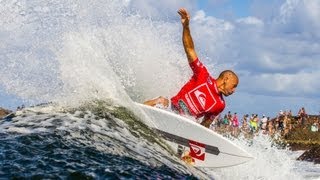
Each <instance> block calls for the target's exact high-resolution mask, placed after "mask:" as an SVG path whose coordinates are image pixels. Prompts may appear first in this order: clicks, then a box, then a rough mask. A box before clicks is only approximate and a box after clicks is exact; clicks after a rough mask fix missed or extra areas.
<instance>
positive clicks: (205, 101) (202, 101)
mask: <svg viewBox="0 0 320 180" xmlns="http://www.w3.org/2000/svg"><path fill="white" fill-rule="evenodd" d="M188 95H189V97H190V99H191V101H192V104H193V105H195V107H196V108H197V110H198V112H204V111H208V110H210V109H211V108H212V107H213V106H214V105H215V104H216V103H217V101H216V99H215V98H214V97H213V95H212V93H211V91H210V89H209V87H208V85H207V84H206V83H204V84H201V85H199V86H197V87H196V88H195V89H193V90H192V91H190V92H189V93H188ZM198 104H199V105H200V107H199V106H197V105H198Z"/></svg>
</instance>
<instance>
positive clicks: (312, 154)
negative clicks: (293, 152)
mask: <svg viewBox="0 0 320 180" xmlns="http://www.w3.org/2000/svg"><path fill="white" fill-rule="evenodd" d="M297 160H301V161H309V162H314V163H316V164H320V145H314V146H313V147H311V149H309V150H307V151H305V152H304V153H303V154H302V155H301V156H300V157H298V159H297Z"/></svg>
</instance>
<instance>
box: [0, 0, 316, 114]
mask: <svg viewBox="0 0 320 180" xmlns="http://www.w3.org/2000/svg"><path fill="white" fill-rule="evenodd" d="M23 2H25V1H23ZM28 3H31V5H29V4H28ZM28 3H21V4H18V5H19V6H17V3H16V4H7V3H4V2H1V3H0V8H2V9H10V11H5V12H4V13H2V14H0V24H1V27H3V29H1V30H0V37H1V38H3V41H0V47H1V48H2V49H1V53H0V76H1V79H0V87H1V88H0V98H1V99H0V106H2V107H5V108H10V109H14V108H15V107H16V106H19V105H21V104H22V103H23V102H22V101H21V100H20V99H19V98H17V96H14V95H8V94H7V93H6V90H5V89H7V90H8V91H9V92H14V93H16V94H19V93H20V94H22V95H23V96H24V97H28V96H29V97H35V96H37V95H38V94H39V93H38V92H37V91H34V93H32V92H31V91H30V92H28V93H29V94H28V93H22V92H24V91H25V90H26V88H28V89H33V88H36V86H39V87H46V84H45V83H46V82H47V81H46V80H47V79H50V75H48V77H46V74H45V72H46V71H47V70H50V71H51V69H52V68H50V67H51V66H54V65H50V64H48V62H49V60H48V59H49V58H47V57H49V55H48V56H47V54H46V53H43V52H46V51H42V49H41V48H39V47H46V46H48V45H49V46H50V45H53V44H50V42H51V41H54V40H55V39H54V38H53V39H50V36H49V38H48V37H47V36H48V34H50V35H55V34H54V33H59V32H60V31H59V30H61V29H60V28H64V25H66V24H63V23H62V22H63V20H64V19H63V18H66V17H71V18H72V17H75V19H72V20H73V21H72V22H77V21H78V20H81V23H83V24H84V23H87V24H90V23H93V22H95V21H93V20H95V18H97V19H98V21H97V22H99V23H100V24H102V23H103V22H104V21H103V20H104V18H105V17H108V16H109V15H110V12H109V11H111V10H112V9H108V8H109V6H108V3H106V4H101V2H100V1H93V2H91V3H90V5H87V4H85V2H82V3H84V5H83V4H77V3H80V2H77V1H75V2H73V3H72V1H66V0H59V1H57V2H56V3H53V4H49V5H47V4H45V2H42V4H45V5H44V8H41V7H40V6H41V5H42V4H38V2H37V1H28ZM32 3H34V4H37V6H39V7H37V8H34V9H33V8H31V11H30V12H29V13H30V14H28V10H30V9H28V8H29V7H32V6H33V5H32ZM62 3H63V4H64V6H65V9H62V10H61V9H59V7H60V5H61V4H62ZM74 4H77V6H73V5H74ZM95 4H97V5H95ZM118 4H121V3H118ZM123 4H124V6H128V7H129V8H133V9H135V10H138V12H139V15H140V16H141V17H147V19H148V18H150V17H151V18H150V19H155V22H154V23H155V25H154V26H156V24H157V22H158V21H159V20H160V22H164V23H162V24H165V26H163V27H165V28H167V29H168V32H170V31H174V30H175V28H177V24H178V22H177V20H178V16H177V13H176V12H177V9H178V8H180V7H186V8H187V9H188V10H189V12H190V14H191V18H192V19H191V29H192V35H193V38H194V41H195V44H196V47H197V49H198V50H199V53H198V55H199V56H201V58H202V60H203V62H204V63H205V64H206V65H208V69H209V71H210V72H212V75H213V76H217V75H218V72H221V71H222V70H224V69H226V68H228V69H232V70H234V71H235V72H237V73H238V75H239V77H240V84H239V87H238V89H237V92H236V93H235V94H234V95H232V96H230V97H228V98H226V100H227V107H226V111H228V110H231V111H238V112H240V113H239V114H241V113H253V112H254V113H258V114H267V115H269V116H275V115H276V113H277V112H278V111H279V110H292V111H293V112H294V113H296V112H297V111H298V110H299V108H300V107H302V106H304V107H305V108H306V109H307V112H310V113H312V114H318V113H319V111H320V104H319V103H318V101H319V97H320V96H319V95H320V94H319V93H318V89H320V82H319V81H318V79H320V72H319V70H318V69H320V61H319V58H320V53H319V52H320V44H319V42H320V41H319V40H320V33H319V32H320V31H319V29H320V21H319V20H318V19H319V17H320V1H308V0H282V1H278V0H270V1H264V0H234V1H231V0H208V1H196V0H190V1H186V0H175V1H172V0H162V1H155V0H154V1H145V0H123ZM47 6H48V7H47ZM105 6H106V7H105ZM56 7H58V8H57V9H58V10H61V12H60V11H57V12H56V13H53V14H50V11H49V10H50V8H52V9H55V8H56ZM78 7H79V8H80V10H78V11H76V12H73V11H74V10H77V8H78ZM68 8H69V9H71V10H70V12H67V10H68ZM86 8H87V9H86ZM85 9H86V11H84V10H85ZM66 12H67V13H66ZM73 13H75V14H73ZM81 13H82V14H81ZM112 13H114V14H117V11H116V10H115V12H112ZM59 14H62V15H65V16H63V17H62V16H61V17H60V16H58V15H59ZM52 15H53V16H52ZM57 18H61V21H57ZM86 18H87V19H86ZM37 19H42V20H43V21H41V23H39V24H35V25H38V26H34V27H31V26H28V25H29V24H28V23H30V24H32V22H35V21H33V20H37ZM82 21H84V22H82ZM79 22H80V21H79ZM141 22H142V21H141ZM56 23H57V24H59V23H61V24H60V26H61V27H59V28H58V30H57V31H54V28H53V26H52V25H55V24H56ZM22 25H25V26H24V27H23V28H21V26H22ZM46 26H48V27H50V28H46ZM43 27H45V28H46V29H45V31H44V33H43V34H41V33H40V34H37V36H34V32H33V30H34V31H36V32H37V30H38V29H41V28H43ZM33 28H34V29H33ZM77 28H78V27H77ZM148 28H149V27H147V28H146V29H148ZM21 29H22V30H21ZM52 29H53V30H52ZM23 30H26V32H25V31H23ZM72 30H74V29H72ZM138 30H139V29H138ZM142 30H144V29H142ZM162 31H164V32H166V31H165V30H162ZM137 32H139V31H137ZM159 32H161V31H159ZM46 33H47V34H46ZM25 37H28V38H25ZM53 37H54V36H53ZM149 37H152V36H149ZM175 37H176V36H174V38H175ZM177 37H180V35H177ZM41 38H48V39H47V41H42V39H41ZM141 38H144V36H141ZM160 39H161V37H160ZM144 40H148V39H144ZM179 45H180V42H179ZM149 46H156V44H155V45H154V44H150V45H149ZM16 47H18V48H16ZM11 48H14V49H15V50H14V51H12V49H11ZM143 48H148V47H143ZM179 48H181V47H179ZM17 49H21V52H20V51H17V52H16V50H17ZM35 50H36V51H35ZM13 52H14V53H13ZM34 52H35V53H34ZM164 52H166V51H164ZM168 52H171V51H168ZM37 53H40V54H38V55H37ZM43 54H44V55H43ZM162 56H163V55H162ZM172 56H175V55H172ZM8 57H12V58H13V59H16V60H18V59H21V60H22V63H21V64H13V65H12V64H10V58H8ZM32 58H33V59H37V58H38V59H42V60H43V61H36V62H34V61H31V60H30V59H32ZM46 58H47V59H46ZM30 62H31V63H34V64H33V65H34V66H35V67H39V68H40V70H41V71H40V72H39V74H35V73H32V70H34V66H31V65H30V64H31V63H30ZM21 67H24V69H27V70H26V71H24V70H23V71H19V68H21ZM27 67H28V68H29V69H28V68H27ZM42 67H44V68H43V69H41V68H42ZM10 68H12V69H10ZM17 69H18V70H17ZM53 69H54V68H53ZM8 72H9V73H8ZM12 72H16V73H12ZM30 72H31V73H30ZM28 73H29V74H28ZM52 73H58V71H57V72H56V71H55V70H52ZM52 73H51V74H52ZM16 75H19V76H20V77H21V79H20V81H15V80H14V79H16ZM30 76H31V77H33V79H34V80H33V81H32V82H31V83H30V82H28V80H27V78H28V77H29V78H30ZM41 78H43V79H41ZM39 81H43V82H42V83H38V82H39ZM153 81H154V80H153ZM8 82H10V83H9V84H8ZM50 83H51V84H55V85H54V87H58V86H59V83H60V82H58V81H57V82H50ZM50 83H49V84H50ZM49 84H48V86H49ZM21 85H22V86H21ZM19 87H20V89H19ZM50 90H51V89H50V88H47V89H46V88H44V90H43V92H42V93H43V94H46V92H48V91H50ZM40 94H41V93H40ZM168 96H169V94H168Z"/></svg>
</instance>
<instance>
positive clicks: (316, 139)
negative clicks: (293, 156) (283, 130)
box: [282, 115, 320, 164]
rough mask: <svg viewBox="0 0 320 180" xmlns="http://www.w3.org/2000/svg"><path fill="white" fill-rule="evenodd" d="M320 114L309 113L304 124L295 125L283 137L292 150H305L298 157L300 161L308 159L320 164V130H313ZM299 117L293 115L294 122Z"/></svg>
mask: <svg viewBox="0 0 320 180" xmlns="http://www.w3.org/2000/svg"><path fill="white" fill-rule="evenodd" d="M318 118H319V117H318V116H315V115H309V116H308V117H307V118H306V121H305V124H304V125H303V126H301V125H300V126H299V125H298V126H294V128H293V129H292V130H291V131H290V133H288V135H286V136H285V137H283V138H282V141H283V142H284V143H285V144H287V145H289V148H290V150H292V151H298V150H304V151H305V152H304V153H303V154H302V155H301V156H300V157H298V158H297V160H300V161H308V162H313V163H316V164H320V131H316V132H312V131H311V126H312V124H313V123H314V121H315V120H316V119H318ZM296 119H297V117H295V116H293V117H292V122H296Z"/></svg>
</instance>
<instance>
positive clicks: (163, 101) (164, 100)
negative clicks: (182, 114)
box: [157, 96, 169, 108]
mask: <svg viewBox="0 0 320 180" xmlns="http://www.w3.org/2000/svg"><path fill="white" fill-rule="evenodd" d="M157 104H161V105H162V106H163V107H165V108H167V107H168V106H169V100H168V99H167V98H165V97H162V96H160V97H159V98H158V99H157Z"/></svg>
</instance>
